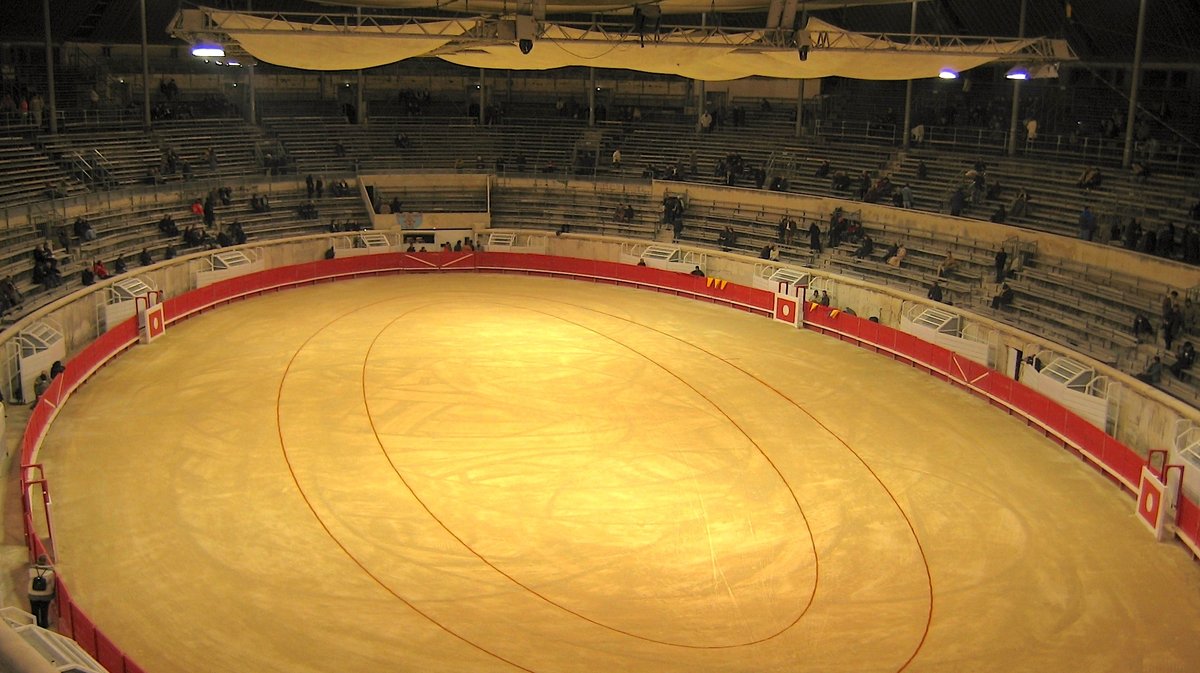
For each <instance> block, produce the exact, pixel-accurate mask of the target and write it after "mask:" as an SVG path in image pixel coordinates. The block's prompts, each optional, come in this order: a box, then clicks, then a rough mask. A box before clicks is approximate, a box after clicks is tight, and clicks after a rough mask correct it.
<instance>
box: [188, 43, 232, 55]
mask: <svg viewBox="0 0 1200 673" xmlns="http://www.w3.org/2000/svg"><path fill="white" fill-rule="evenodd" d="M224 55H225V48H224V47H222V46H221V45H219V44H217V43H216V42H197V43H196V44H194V45H192V56H203V57H206V58H207V57H213V56H216V57H221V56H224Z"/></svg>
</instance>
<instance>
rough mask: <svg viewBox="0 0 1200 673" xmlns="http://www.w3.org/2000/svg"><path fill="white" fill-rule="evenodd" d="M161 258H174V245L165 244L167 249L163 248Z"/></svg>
mask: <svg viewBox="0 0 1200 673" xmlns="http://www.w3.org/2000/svg"><path fill="white" fill-rule="evenodd" d="M163 259H175V246H173V245H171V244H167V249H166V250H163Z"/></svg>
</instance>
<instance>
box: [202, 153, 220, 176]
mask: <svg viewBox="0 0 1200 673" xmlns="http://www.w3.org/2000/svg"><path fill="white" fill-rule="evenodd" d="M204 161H205V163H207V164H208V170H210V171H213V172H216V170H217V153H216V152H215V151H213V148H211V147H210V148H208V149H206V150H204Z"/></svg>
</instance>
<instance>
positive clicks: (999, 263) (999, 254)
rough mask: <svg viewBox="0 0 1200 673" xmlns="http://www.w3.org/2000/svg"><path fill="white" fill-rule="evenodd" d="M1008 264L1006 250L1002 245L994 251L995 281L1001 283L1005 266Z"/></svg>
mask: <svg viewBox="0 0 1200 673" xmlns="http://www.w3.org/2000/svg"><path fill="white" fill-rule="evenodd" d="M1007 265H1008V251H1006V250H1005V249H1004V248H1003V247H1001V248H1000V249H999V250H997V251H996V282H997V283H1003V282H1004V276H1005V273H1004V271H1005V267H1006V266H1007Z"/></svg>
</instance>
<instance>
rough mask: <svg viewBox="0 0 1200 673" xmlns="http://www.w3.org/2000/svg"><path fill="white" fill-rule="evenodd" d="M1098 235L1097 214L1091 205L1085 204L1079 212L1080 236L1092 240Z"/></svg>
mask: <svg viewBox="0 0 1200 673" xmlns="http://www.w3.org/2000/svg"><path fill="white" fill-rule="evenodd" d="M1095 235H1096V216H1095V215H1093V214H1092V208H1091V206H1084V207H1083V211H1082V212H1080V213H1079V238H1080V240H1083V241H1090V240H1092V238H1094V237H1095Z"/></svg>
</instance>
